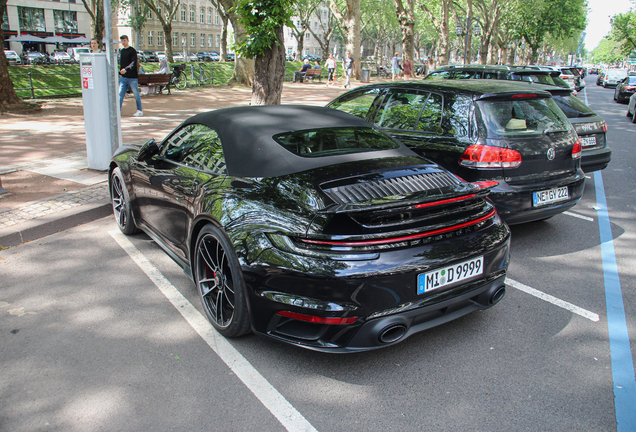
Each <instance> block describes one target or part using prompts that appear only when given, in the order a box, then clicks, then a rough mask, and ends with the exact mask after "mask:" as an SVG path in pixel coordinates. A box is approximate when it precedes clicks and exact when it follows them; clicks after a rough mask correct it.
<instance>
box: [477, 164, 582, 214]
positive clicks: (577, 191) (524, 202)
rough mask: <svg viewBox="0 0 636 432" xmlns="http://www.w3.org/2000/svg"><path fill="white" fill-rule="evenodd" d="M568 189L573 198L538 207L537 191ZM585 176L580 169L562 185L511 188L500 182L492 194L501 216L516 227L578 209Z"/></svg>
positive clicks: (544, 184) (546, 183)
mask: <svg viewBox="0 0 636 432" xmlns="http://www.w3.org/2000/svg"><path fill="white" fill-rule="evenodd" d="M564 186H567V187H568V191H569V195H570V198H569V199H568V200H567V201H559V202H555V203H552V204H548V205H544V206H541V207H534V206H533V204H532V198H533V193H534V192H539V191H543V190H548V189H555V188H560V187H564ZM584 187H585V174H584V173H583V171H581V170H579V171H578V173H577V175H576V176H574V177H569V178H568V179H564V180H562V181H560V182H545V183H537V184H532V185H523V186H518V185H515V186H511V185H509V184H507V183H506V182H505V181H500V183H499V186H497V187H496V188H494V189H493V190H492V192H491V194H490V195H489V197H490V199H491V200H492V202H493V203H494V204H495V206H496V207H497V213H499V216H501V218H502V219H503V220H504V221H505V222H506V223H507V224H508V225H515V224H521V223H527V222H533V221H538V220H542V219H547V218H549V217H552V216H554V215H557V214H559V213H563V212H564V211H566V210H568V209H570V208H572V207H574V206H575V205H576V203H578V202H579V200H580V199H581V197H582V196H583V189H584Z"/></svg>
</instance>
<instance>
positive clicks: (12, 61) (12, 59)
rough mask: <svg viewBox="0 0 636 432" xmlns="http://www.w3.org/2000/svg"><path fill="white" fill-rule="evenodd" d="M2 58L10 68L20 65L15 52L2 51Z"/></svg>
mask: <svg viewBox="0 0 636 432" xmlns="http://www.w3.org/2000/svg"><path fill="white" fill-rule="evenodd" d="M4 56H5V57H6V58H7V62H8V63H9V65H10V66H15V65H21V64H22V59H20V56H19V55H18V54H17V53H16V52H15V51H12V50H4Z"/></svg>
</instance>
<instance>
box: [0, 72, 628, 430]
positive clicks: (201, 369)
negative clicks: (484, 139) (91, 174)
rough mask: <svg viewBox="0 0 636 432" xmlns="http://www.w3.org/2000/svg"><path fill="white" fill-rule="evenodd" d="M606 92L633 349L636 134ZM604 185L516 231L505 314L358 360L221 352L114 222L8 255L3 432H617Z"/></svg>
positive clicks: (1, 298) (172, 282)
mask: <svg viewBox="0 0 636 432" xmlns="http://www.w3.org/2000/svg"><path fill="white" fill-rule="evenodd" d="M593 79H594V77H591V78H588V80H587V81H588V89H587V96H588V99H589V102H590V105H591V106H592V108H593V109H594V110H595V111H597V113H599V114H600V115H602V116H603V117H604V118H605V119H606V120H607V121H608V124H609V132H608V137H609V139H610V145H611V147H612V149H613V151H614V159H613V161H612V163H611V164H610V166H609V167H608V168H607V169H606V170H605V171H603V173H602V180H603V185H604V191H605V195H606V197H607V208H606V209H605V210H607V211H608V213H609V218H610V222H611V235H612V238H613V245H614V248H615V252H616V259H617V268H618V273H619V275H620V286H621V289H622V298H623V301H624V307H625V312H626V316H627V321H626V322H627V327H628V329H629V331H630V333H631V335H634V334H636V305H635V303H634V298H635V296H634V293H635V286H634V283H635V280H636V279H635V278H634V270H633V269H635V268H636V262H634V260H635V258H634V257H633V254H632V253H631V251H632V250H633V244H634V238H635V234H636V226H635V225H636V221H635V218H634V206H635V205H636V202H635V201H636V199H635V198H634V196H635V194H634V188H635V186H636V181H635V180H634V178H633V172H634V170H633V163H634V157H633V144H634V142H636V127H634V125H632V124H631V123H630V122H629V120H628V119H627V118H626V117H625V115H624V114H625V111H626V108H625V105H619V104H616V103H614V102H613V100H612V92H611V90H609V89H608V90H604V89H602V88H597V87H595V86H594V84H593ZM581 97H584V95H581ZM595 183H596V181H595V178H594V176H593V175H592V176H590V178H589V179H588V180H587V182H586V190H585V195H584V197H583V199H582V200H581V202H580V203H579V204H578V205H577V206H576V207H575V208H574V209H573V210H572V211H571V214H569V215H559V216H556V217H554V218H552V219H550V220H548V221H544V222H538V223H533V224H526V225H522V226H515V227H513V228H512V232H513V242H512V264H511V266H510V271H509V279H510V280H509V282H510V283H509V289H508V294H507V295H506V298H505V299H504V300H503V301H502V302H501V303H500V304H499V305H497V306H496V307H494V308H492V309H490V310H488V311H484V312H479V313H473V314H471V315H469V316H466V317H464V318H462V319H459V320H456V321H454V322H451V323H448V324H446V325H443V326H440V327H437V328H434V329H431V330H429V331H426V332H424V333H420V334H418V335H416V336H414V337H411V338H410V339H408V340H406V341H405V342H403V343H401V344H399V345H396V346H395V347H391V348H387V349H383V350H378V351H374V352H369V353H362V354H355V355H347V356H334V355H327V354H320V353H314V352H310V351H305V350H299V349H295V348H293V347H288V346H285V345H280V344H277V343H275V342H272V341H269V340H265V339H261V338H258V337H256V336H253V335H250V336H247V337H244V338H241V339H239V340H233V341H232V342H231V345H230V344H228V345H225V344H224V343H223V342H224V340H219V339H218V338H216V337H215V333H214V332H209V327H208V328H206V327H205V325H203V326H202V325H201V324H200V321H198V319H197V311H198V313H201V308H200V306H199V301H198V299H197V296H196V292H195V289H194V286H193V284H192V282H191V281H189V280H188V279H187V278H186V277H185V276H184V275H183V273H182V272H181V270H180V269H179V268H178V267H177V266H176V265H175V264H174V263H173V262H172V261H171V260H170V259H169V258H168V257H167V256H166V255H165V254H164V253H163V252H162V251H161V250H160V249H159V248H158V247H157V246H156V245H155V244H154V242H152V241H151V240H150V239H148V238H147V237H146V236H144V235H137V236H133V237H129V238H127V239H128V241H127V240H126V238H124V240H121V239H120V238H121V237H122V236H119V235H118V234H117V228H116V225H115V223H114V222H113V221H112V220H111V219H102V220H99V221H96V222H93V223H91V224H87V225H85V226H80V227H77V228H74V229H72V230H68V231H65V232H62V233H59V234H56V235H53V236H50V237H46V238H44V239H41V240H40V241H37V242H31V243H28V244H25V245H22V246H18V247H15V248H11V249H8V250H5V251H2V252H0V274H2V277H1V278H0V335H2V336H1V338H2V343H1V344H0V360H1V362H2V368H1V369H0V378H1V379H0V430H16V431H27V430H28V431H32V430H49V429H51V430H65V431H75V430H77V431H85V430H96V429H102V430H160V431H163V430H189V431H199V430H200V431H209V430H219V431H246V430H259V431H262V432H265V431H282V430H285V429H287V430H303V429H304V430H311V428H315V430H318V431H341V430H343V429H345V428H346V429H349V430H353V431H377V430H400V431H405V430H406V431H411V430H413V431H414V430H437V431H459V430H475V431H502V432H503V431H506V432H507V431H526V430H527V431H538V430H541V431H561V430H563V431H572V430H576V431H601V430H602V431H609V430H617V422H616V414H615V400H614V392H613V388H614V384H613V383H614V378H615V377H613V373H612V372H613V370H612V367H613V366H614V367H616V365H613V364H612V357H611V356H610V342H609V330H608V313H607V310H606V299H605V291H606V286H605V285H606V284H605V280H604V269H605V270H607V264H605V265H604V263H603V258H606V256H605V255H604V254H603V251H602V247H601V236H600V231H599V213H601V211H602V210H603V209H600V210H597V209H595V208H594V207H597V194H596V190H597V189H598V184H595ZM120 242H121V244H120ZM129 243H130V244H131V245H132V248H131V247H130V245H128V244H129ZM137 251H138V252H137ZM131 254H132V255H131ZM134 259H136V260H137V262H136V261H134ZM144 270H145V271H146V272H144ZM149 275H150V277H149ZM515 287H517V288H515ZM526 287H529V288H532V289H536V290H540V291H541V292H543V293H545V294H548V295H550V296H553V297H545V296H544V297H543V298H539V297H536V296H535V295H531V294H528V293H527V292H526V291H527V289H526ZM522 289H524V290H526V291H523V290H522ZM535 294H536V293H535ZM548 300H549V301H548ZM550 301H552V302H550ZM564 302H567V303H564ZM173 303H174V304H176V306H174V305H173ZM555 303H557V304H555ZM610 322H611V321H610ZM632 340H633V339H632ZM232 347H233V348H234V351H233V350H232ZM634 348H635V347H634V346H633V343H632V351H631V353H632V355H631V358H630V359H629V360H631V362H632V364H633V361H634V358H633V353H634V352H636V351H635V350H634ZM216 352H218V353H219V354H217V353H216ZM244 360H246V361H247V362H249V363H244ZM623 360H625V359H623ZM228 363H229V366H228ZM627 363H629V362H627V361H624V362H623V365H626V364H627ZM619 366H621V365H619ZM614 372H617V370H616V369H614ZM619 372H620V371H619ZM259 377H260V378H259ZM261 378H262V379H264V380H266V381H265V382H263V381H259V380H260V379H261ZM631 378H632V380H633V379H634V377H633V376H632V377H631ZM267 383H269V385H271V387H268V386H267ZM619 393H620V389H619ZM618 399H620V398H617V400H618ZM633 415H634V414H631V416H633ZM630 419H631V420H633V417H631V418H630V417H628V420H630ZM620 427H621V426H620V424H619V426H618V430H629V429H625V428H623V429H621V428H620Z"/></svg>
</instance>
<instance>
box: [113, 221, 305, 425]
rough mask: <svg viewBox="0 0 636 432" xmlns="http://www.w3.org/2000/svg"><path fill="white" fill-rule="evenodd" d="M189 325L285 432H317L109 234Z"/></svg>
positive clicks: (124, 242) (132, 250) (122, 239)
mask: <svg viewBox="0 0 636 432" xmlns="http://www.w3.org/2000/svg"><path fill="white" fill-rule="evenodd" d="M108 234H110V235H111V236H112V237H113V239H115V241H116V242H117V243H118V244H119V246H121V248H122V249H123V250H124V251H125V252H126V253H127V254H128V255H129V256H130V257H131V258H132V259H133V261H135V263H136V264H137V265H138V266H139V268H141V270H142V271H143V272H144V273H145V274H146V275H147V276H148V277H149V278H150V280H151V281H152V282H153V283H154V284H155V285H156V286H157V288H159V290H160V291H161V292H162V293H163V295H165V296H166V298H167V299H168V300H169V301H170V303H172V305H173V306H174V307H175V308H176V309H177V310H178V311H179V312H180V313H181V315H183V317H184V318H185V319H186V321H187V322H188V324H190V326H191V327H192V328H193V329H194V330H195V331H196V332H197V333H198V334H199V335H200V336H201V338H203V340H204V341H205V342H206V343H207V344H208V345H209V346H210V348H212V350H214V352H215V353H216V354H217V355H218V356H219V357H220V358H221V360H223V361H224V362H225V364H226V365H228V367H229V368H230V369H231V370H232V372H234V374H236V376H237V377H238V378H239V379H240V380H241V381H243V384H245V385H246V386H247V388H248V389H250V390H251V392H252V393H254V395H255V396H256V397H257V398H258V400H259V401H260V402H261V403H262V404H263V405H264V406H265V407H266V408H267V409H268V410H269V411H270V412H271V413H272V414H273V415H274V417H276V418H277V419H278V421H279V422H280V423H281V424H282V425H283V427H285V429H287V430H288V431H290V432H291V431H294V432H295V431H298V432H301V431H302V432H313V431H316V429H315V428H314V427H313V426H312V425H311V424H310V423H309V422H308V421H307V420H306V419H305V418H304V417H303V416H302V414H300V413H299V412H298V411H296V409H295V408H294V407H293V406H292V405H291V404H290V403H289V402H288V401H287V399H285V397H284V396H283V395H281V394H280V393H279V392H278V390H276V389H275V388H274V387H273V386H272V385H271V384H270V383H269V382H268V381H267V380H266V379H265V378H263V376H262V375H261V374H260V373H259V372H258V371H257V370H256V369H254V367H253V366H252V365H251V364H250V363H249V362H248V361H247V360H246V359H245V357H243V356H242V355H241V353H239V352H238V351H237V350H236V349H235V348H234V347H233V346H232V345H231V344H230V343H229V342H228V341H227V340H226V339H225V338H224V337H223V336H221V335H220V334H219V333H218V332H217V331H216V330H215V329H214V327H212V325H211V324H210V322H209V321H208V320H207V319H206V318H205V317H204V316H203V315H201V314H200V313H199V311H198V310H197V309H196V308H195V307H194V306H193V305H192V304H191V303H190V302H189V301H188V300H187V299H186V298H185V297H183V295H181V293H180V292H179V291H178V290H177V289H176V288H175V287H174V286H173V285H172V284H171V283H170V281H168V279H166V277H165V276H164V275H163V274H162V273H161V272H160V271H159V269H158V268H157V267H155V266H154V265H153V264H152V263H151V262H150V261H149V260H148V258H146V257H145V256H144V254H142V253H141V252H140V251H139V250H138V249H137V248H136V247H135V245H133V244H132V243H131V241H130V240H128V239H127V238H126V236H125V235H124V234H122V233H121V232H120V231H119V230H113V231H108Z"/></svg>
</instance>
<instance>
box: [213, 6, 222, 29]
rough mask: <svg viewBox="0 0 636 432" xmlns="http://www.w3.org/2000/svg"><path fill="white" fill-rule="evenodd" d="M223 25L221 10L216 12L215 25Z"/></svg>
mask: <svg viewBox="0 0 636 432" xmlns="http://www.w3.org/2000/svg"><path fill="white" fill-rule="evenodd" d="M220 23H221V17H220V16H219V10H218V9H217V10H216V11H214V24H216V25H219V24H220Z"/></svg>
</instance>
